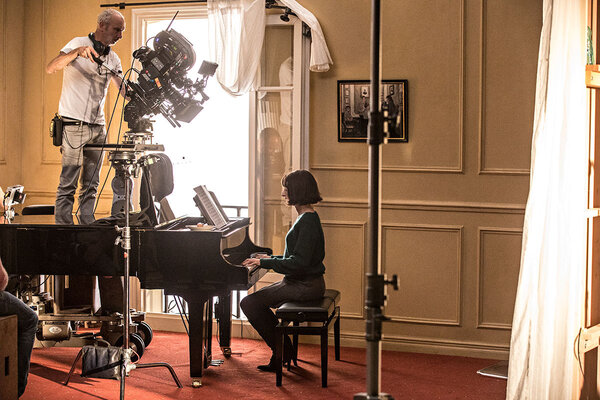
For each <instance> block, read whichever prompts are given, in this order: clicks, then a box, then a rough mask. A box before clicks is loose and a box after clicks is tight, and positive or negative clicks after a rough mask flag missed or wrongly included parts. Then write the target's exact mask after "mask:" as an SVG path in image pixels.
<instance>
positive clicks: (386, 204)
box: [317, 197, 525, 215]
mask: <svg viewBox="0 0 600 400" xmlns="http://www.w3.org/2000/svg"><path fill="white" fill-rule="evenodd" d="M321 207H331V208H360V209H367V208H368V207H369V204H368V201H367V199H365V200H363V199H352V200H348V199H345V198H331V197H330V198H326V199H324V200H323V201H322V202H320V203H319V205H318V206H317V208H321ZM381 208H382V209H383V210H392V211H393V210H414V211H442V212H466V213H486V214H522V215H524V214H525V204H510V203H487V202H470V201H427V200H396V201H394V200H392V201H389V200H388V201H382V202H381Z"/></svg>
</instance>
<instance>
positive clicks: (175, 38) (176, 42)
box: [124, 29, 218, 132]
mask: <svg viewBox="0 0 600 400" xmlns="http://www.w3.org/2000/svg"><path fill="white" fill-rule="evenodd" d="M133 57H134V58H135V59H137V60H139V61H140V62H141V63H142V69H141V71H140V72H139V76H138V81H137V82H128V83H127V85H128V96H129V97H130V98H131V100H130V101H129V103H128V104H127V105H126V106H125V110H124V119H125V121H126V122H127V125H128V126H129V129H130V130H131V131H133V132H147V131H149V130H150V129H151V127H152V126H151V123H150V120H149V117H150V116H152V115H156V114H162V115H163V116H164V117H165V119H166V120H167V121H169V123H170V124H171V125H173V127H179V126H181V125H180V124H179V121H182V122H190V121H191V120H192V119H194V117H195V116H196V115H197V114H198V113H199V112H200V111H201V110H202V108H203V106H202V104H203V103H204V102H205V101H206V100H208V96H207V95H206V94H205V93H204V88H205V87H206V83H207V81H208V78H209V77H210V76H212V75H214V73H215V71H216V69H217V67H218V65H217V64H215V63H211V62H208V61H203V62H202V65H201V67H200V70H199V71H198V74H200V75H202V78H201V79H196V80H195V81H192V80H191V79H190V78H188V77H187V76H186V74H187V71H188V70H189V69H190V68H191V67H192V66H193V65H194V63H195V62H196V54H195V53H194V50H193V48H192V44H191V43H190V42H189V41H188V40H187V39H186V38H185V37H184V36H183V35H181V34H180V33H178V32H176V31H175V30H173V29H169V30H165V31H161V32H160V33H159V34H157V35H156V36H155V37H154V39H153V49H151V48H150V47H147V46H142V47H140V48H139V49H137V50H136V51H134V52H133ZM198 95H200V96H199V97H200V98H199V99H196V97H198Z"/></svg>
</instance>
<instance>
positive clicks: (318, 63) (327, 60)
mask: <svg viewBox="0 0 600 400" xmlns="http://www.w3.org/2000/svg"><path fill="white" fill-rule="evenodd" d="M279 1H280V2H281V4H283V5H284V6H286V7H288V8H289V9H290V10H292V11H293V12H294V14H296V15H297V16H298V18H300V20H301V21H302V22H304V23H305V24H306V25H308V26H309V28H310V33H311V39H312V40H311V43H310V70H311V71H314V72H325V71H329V66H330V65H331V64H333V61H332V60H331V55H330V54H329V49H328V48H327V43H326V42H325V35H323V31H322V30H321V25H320V24H319V21H318V20H317V18H315V16H314V15H313V14H312V13H311V12H310V11H308V10H307V9H306V8H304V7H302V6H301V5H300V4H299V3H298V2H297V1H296V0H279Z"/></svg>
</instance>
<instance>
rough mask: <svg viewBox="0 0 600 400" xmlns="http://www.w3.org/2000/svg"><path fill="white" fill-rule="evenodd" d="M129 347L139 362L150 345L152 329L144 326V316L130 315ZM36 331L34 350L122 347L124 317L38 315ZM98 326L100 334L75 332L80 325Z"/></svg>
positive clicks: (87, 331)
mask: <svg viewBox="0 0 600 400" xmlns="http://www.w3.org/2000/svg"><path fill="white" fill-rule="evenodd" d="M130 316H131V322H130V324H129V325H130V328H131V330H130V338H129V341H130V347H131V348H132V349H133V350H134V351H135V353H137V354H138V355H139V357H140V358H141V357H142V355H143V353H144V351H145V349H146V347H148V346H149V345H150V343H151V342H152V337H153V333H152V328H151V327H150V325H148V324H147V323H146V322H144V319H145V313H144V312H138V311H135V310H133V311H130ZM38 318H39V321H40V322H39V327H38V331H37V334H36V340H35V344H34V347H82V346H85V345H90V344H96V343H98V342H106V343H108V344H110V345H111V346H121V345H122V344H123V323H124V321H123V316H122V314H120V313H113V314H111V315H91V314H77V313H72V314H68V313H63V314H40V315H39V316H38ZM98 322H99V323H100V324H101V327H100V331H99V332H94V331H91V330H87V329H86V330H84V331H83V332H78V327H79V325H80V324H85V323H98Z"/></svg>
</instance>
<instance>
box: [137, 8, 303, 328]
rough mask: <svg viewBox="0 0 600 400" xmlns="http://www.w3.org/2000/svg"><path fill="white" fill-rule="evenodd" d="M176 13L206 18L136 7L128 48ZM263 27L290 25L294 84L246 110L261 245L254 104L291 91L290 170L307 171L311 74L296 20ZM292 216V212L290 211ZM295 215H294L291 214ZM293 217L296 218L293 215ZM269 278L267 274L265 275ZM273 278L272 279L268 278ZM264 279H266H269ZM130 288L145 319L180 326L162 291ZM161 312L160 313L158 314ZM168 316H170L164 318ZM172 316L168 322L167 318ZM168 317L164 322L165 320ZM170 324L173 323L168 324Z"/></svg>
mask: <svg viewBox="0 0 600 400" xmlns="http://www.w3.org/2000/svg"><path fill="white" fill-rule="evenodd" d="M176 12H178V14H177V19H194V18H207V17H208V12H207V8H206V5H196V6H180V7H169V6H165V7H162V6H161V7H151V8H135V9H132V11H131V25H132V27H131V48H132V49H137V48H139V47H140V46H142V45H145V42H144V41H143V38H144V37H145V36H146V34H147V30H146V29H147V23H148V22H156V21H159V20H165V19H171V18H173V16H174V15H175V13H176ZM266 24H267V25H272V26H277V25H279V26H282V25H292V26H293V30H294V31H293V53H292V54H293V75H292V76H293V79H292V81H293V85H292V87H291V89H290V87H273V86H259V87H258V88H257V89H256V90H253V91H251V93H250V107H249V111H250V112H249V115H248V119H249V132H248V137H249V141H250V143H249V153H250V154H249V157H248V159H249V164H250V165H249V166H248V179H249V184H248V197H249V199H248V215H249V217H250V218H251V219H252V220H253V221H255V223H254V224H253V225H252V226H253V229H251V230H250V232H249V233H250V236H251V237H252V239H253V240H254V241H255V242H256V243H260V242H261V241H262V239H263V234H262V232H260V231H259V229H258V227H260V226H261V225H260V224H259V223H257V222H259V221H260V218H261V216H260V215H257V213H256V212H255V210H256V196H257V190H256V185H255V182H256V168H257V165H256V160H257V155H256V150H257V148H256V138H257V132H256V131H257V126H258V124H257V113H256V110H257V101H258V95H259V93H260V92H261V91H271V92H273V91H281V90H286V91H287V90H291V92H292V115H293V117H292V146H291V163H290V164H291V165H290V166H291V168H292V169H300V168H303V169H308V166H309V157H308V155H309V135H308V121H309V96H308V92H309V87H310V80H309V79H310V71H309V68H308V65H309V64H308V63H309V55H310V39H309V38H308V35H307V34H306V31H307V30H308V28H307V27H306V25H305V24H304V23H303V22H302V21H300V20H299V19H298V18H297V17H294V16H290V20H289V22H285V21H282V20H281V19H280V18H279V14H267V16H266ZM293 213H295V210H294V211H293ZM293 215H294V214H293ZM294 216H295V215H294ZM268 275H269V274H268ZM271 279H273V278H271ZM271 279H269V278H268V277H267V280H271ZM130 287H131V288H132V291H131V306H132V307H134V308H136V309H141V310H144V311H146V313H147V316H148V317H150V318H152V317H153V316H154V318H156V319H157V322H159V324H160V326H161V329H169V327H170V328H175V327H174V326H172V323H173V322H176V323H179V322H180V320H179V316H177V315H176V314H167V313H164V312H162V310H164V304H163V299H164V296H163V295H162V293H163V292H162V291H160V292H159V291H158V290H156V291H146V290H144V291H142V290H141V287H140V283H139V280H137V279H133V278H132V282H131V285H130ZM158 310H160V311H158ZM167 316H169V317H167ZM171 316H172V317H173V319H171V318H170V317H171ZM165 317H167V321H165ZM169 321H172V322H171V323H169Z"/></svg>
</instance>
